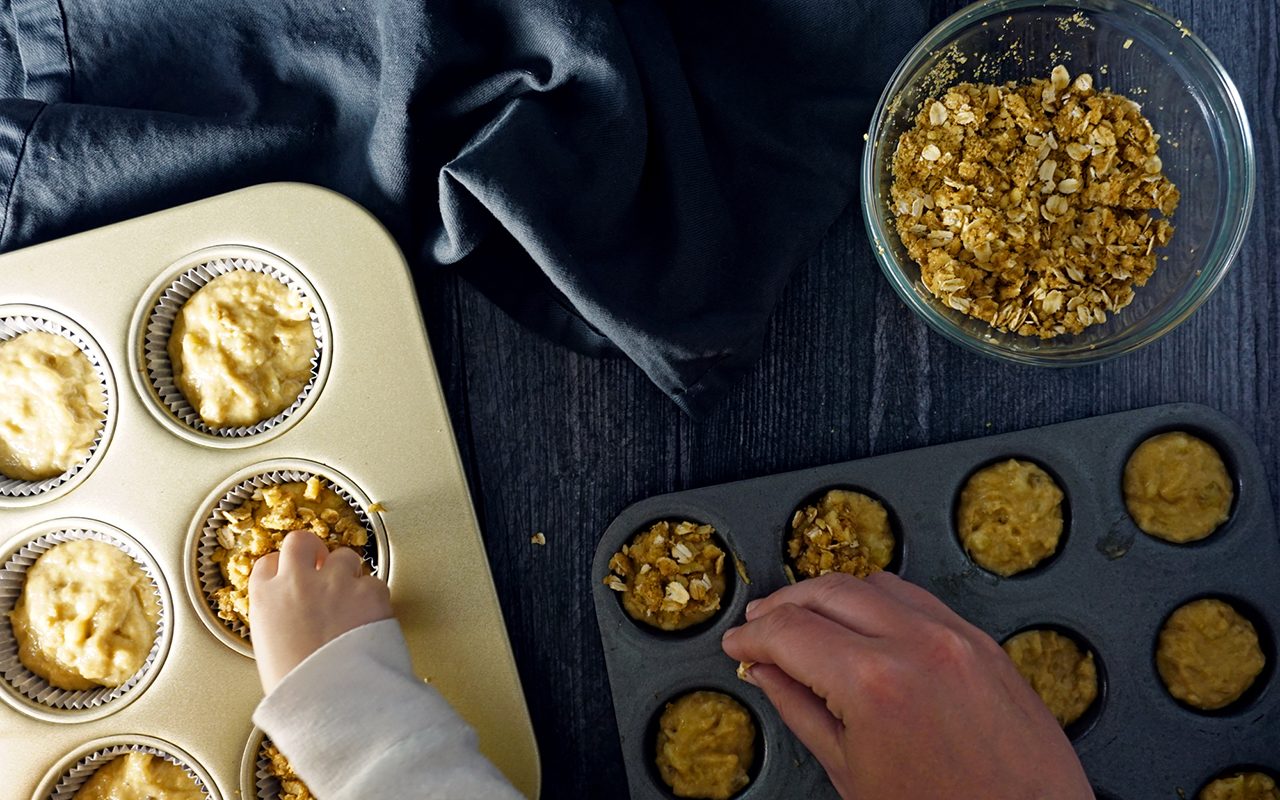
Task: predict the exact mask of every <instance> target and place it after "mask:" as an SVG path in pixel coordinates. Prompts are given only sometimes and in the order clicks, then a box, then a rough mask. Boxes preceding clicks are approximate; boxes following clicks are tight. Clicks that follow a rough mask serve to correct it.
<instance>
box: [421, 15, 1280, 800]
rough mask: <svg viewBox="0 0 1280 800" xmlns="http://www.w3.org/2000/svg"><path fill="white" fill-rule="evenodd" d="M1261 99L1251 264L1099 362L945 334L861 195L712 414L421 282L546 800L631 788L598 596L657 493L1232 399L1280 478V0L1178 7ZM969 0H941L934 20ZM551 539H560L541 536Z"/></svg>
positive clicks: (453, 280)
mask: <svg viewBox="0 0 1280 800" xmlns="http://www.w3.org/2000/svg"><path fill="white" fill-rule="evenodd" d="M1159 4H1160V5H1161V6H1163V7H1164V8H1165V9H1167V10H1168V11H1169V12H1170V13H1173V14H1175V15H1177V16H1179V17H1180V18H1181V19H1182V20H1183V21H1184V22H1185V23H1186V24H1187V26H1188V27H1190V28H1191V30H1193V31H1195V32H1196V34H1198V35H1199V36H1200V37H1201V38H1202V39H1203V40H1204V41H1205V42H1206V43H1207V44H1208V45H1209V47H1210V48H1211V49H1212V50H1213V51H1214V52H1215V53H1216V54H1217V56H1218V57H1219V58H1220V59H1221V60H1222V61H1223V63H1224V64H1225V65H1226V67H1227V70H1228V71H1229V72H1230V74H1231V75H1232V77H1233V78H1234V80H1235V82H1236V85H1237V86H1238V87H1239V89H1240V92H1241V94H1242V95H1243V97H1244V101H1245V104H1246V105H1247V107H1248V111H1249V117H1250V121H1251V123H1252V126H1253V132H1254V138H1255V141H1256V145H1257V156H1258V178H1259V181H1258V185H1259V193H1258V202H1257V205H1256V208H1255V210H1254V215H1253V221H1252V225H1251V227H1250V230H1249V235H1248V240H1247V242H1246V244H1245V247H1244V251H1243V252H1242V253H1241V255H1240V257H1239V259H1238V260H1237V262H1236V264H1235V266H1234V267H1233V268H1232V269H1231V271H1230V273H1229V274H1228V276H1227V278H1226V280H1225V282H1224V283H1223V284H1222V286H1221V288H1219V289H1218V291H1217V292H1216V293H1215V294H1214V296H1213V297H1212V298H1211V299H1210V300H1209V301H1208V302H1207V303H1206V304H1205V305H1204V306H1203V307H1202V308H1201V309H1200V310H1199V311H1197V312H1196V313H1195V315H1194V316H1192V317H1191V319H1190V320H1188V321H1187V322H1185V323H1184V324H1183V325H1182V326H1181V327H1179V328H1178V329H1177V330H1176V331H1174V332H1173V333H1171V334H1170V335H1168V336H1166V337H1165V338H1164V339H1162V340H1160V341H1159V342H1157V343H1156V344H1154V345H1151V346H1149V347H1147V348H1146V349H1144V350H1142V351H1140V352H1138V353H1135V354H1132V355H1129V356H1126V357H1123V358H1121V359H1119V360H1116V361H1112V362H1109V363H1106V364H1103V365H1100V366H1091V367H1080V368H1076V369H1071V370H1047V369H1034V368H1026V367H1017V366H1009V365H1006V364H1001V363H996V362H994V361H990V360H987V359H984V358H980V357H978V356H976V355H972V354H970V353H968V352H966V351H963V350H961V349H960V348H958V347H956V346H954V345H951V344H949V343H947V342H945V341H944V340H943V339H942V338H941V337H939V336H937V335H935V334H933V333H931V332H930V331H928V330H926V328H925V326H924V324H923V323H922V322H920V321H919V320H918V319H917V318H916V317H915V316H914V315H912V314H911V313H910V312H909V311H908V310H907V309H906V307H905V306H904V305H903V304H902V303H901V302H900V301H899V300H898V298H897V297H896V296H895V295H894V294H893V292H892V290H891V289H890V288H889V285H888V284H887V283H886V281H885V280H884V278H883V277H882V276H881V274H880V270H879V267H878V266H877V265H876V262H875V261H874V259H873V257H872V254H871V250H870V249H869V247H868V245H867V237H866V233H865V231H864V228H863V225H862V219H861V216H860V213H859V211H858V201H857V198H856V197H855V198H854V200H853V201H852V202H851V204H850V206H849V208H848V209H846V211H845V213H844V214H843V215H842V216H841V217H840V219H839V220H838V221H837V222H836V223H835V225H834V226H833V227H832V229H831V230H830V231H829V232H828V234H827V235H826V237H825V238H824V239H823V241H822V242H821V244H820V245H819V246H818V247H817V248H816V250H815V252H814V254H813V256H812V258H810V259H809V260H808V262H806V263H804V264H803V265H801V266H800V267H799V268H798V269H797V270H796V271H795V274H794V277H793V279H792V281H791V284H790V286H789V288H788V290H787V292H786V294H785V296H784V297H783V299H782V302H781V303H780V304H779V306H778V309H777V312H776V313H775V315H774V318H773V321H772V323H771V325H770V331H769V337H768V343H767V346H766V349H765V353H764V357H763V358H762V359H761V361H760V362H759V364H758V365H757V366H756V367H755V369H754V370H752V371H751V373H750V374H749V375H747V376H746V378H745V379H744V380H742V381H741V382H740V383H738V384H737V386H736V387H735V388H734V390H733V391H732V392H731V393H730V395H729V396H728V397H726V398H725V399H724V401H723V402H722V403H721V404H720V405H719V407H718V409H717V410H716V412H715V413H714V414H713V415H712V416H710V417H709V418H708V419H706V420H705V421H703V422H700V423H695V422H692V421H690V420H689V419H686V418H685V417H684V416H682V415H681V414H680V412H678V411H677V410H676V408H675V406H673V405H672V404H671V403H670V402H669V401H668V400H667V399H666V398H665V397H664V396H663V395H662V394H661V393H659V392H658V390H657V389H655V388H654V387H653V386H652V385H650V383H649V381H648V380H647V379H646V378H645V376H644V375H643V374H642V373H641V372H640V370H639V369H637V368H636V367H635V366H634V365H632V364H631V363H630V362H627V361H623V360H597V359H591V358H586V357H583V356H579V355H577V354H574V353H571V352H568V351H566V350H564V349H561V348H559V347H556V346H554V345H551V344H548V343H547V342H545V341H543V340H542V339H540V338H539V337H537V336H536V335H534V334H532V333H530V332H529V331H527V330H525V329H524V328H522V327H520V326H519V325H517V324H516V323H514V322H512V321H511V320H510V319H509V318H507V317H506V316H505V315H504V314H503V313H502V312H501V311H499V310H498V309H497V308H495V307H494V306H493V305H491V304H490V303H489V302H488V301H487V300H486V299H484V298H483V297H482V296H480V295H479V294H478V293H477V292H476V291H475V290H473V289H472V288H471V287H470V286H468V285H467V284H465V283H463V282H461V281H460V280H459V279H458V278H457V277H456V276H453V275H449V274H440V275H436V276H432V277H429V278H427V279H425V280H423V281H421V282H420V291H421V294H422V298H423V307H424V313H425V314H426V317H427V323H428V328H429V330H430V334H431V338H432V344H433V347H434V350H435V354H436V358H437V359H438V361H439V366H440V372H441V377H442V380H443V381H444V384H445V388H446V392H447V396H448V400H449V407H450V410H451V412H452V415H453V424H454V429H455V431H456V433H457V437H458V441H459V444H460V446H461V448H462V451H463V454H464V458H465V460H466V463H467V468H468V474H469V477H470V480H471V490H472V494H473V496H474V499H475V505H476V509H477V511H478V513H479V516H480V522H481V526H482V528H483V530H484V534H485V537H486V542H487V546H488V552H489V559H490V562H491V564H492V567H493V576H494V579H495V581H496V583H497V586H498V593H499V595H500V597H501V600H502V607H503V610H504V612H505V614H506V620H507V626H508V630H509V631H510V635H511V642H512V645H513V647H514V649H515V655H516V660H517V662H518V664H519V668H520V674H521V677H522V679H523V681H524V688H525V692H526V694H527V697H528V701H529V710H530V712H531V714H532V716H533V724H534V727H535V728H536V730H537V735H538V742H539V745H540V747H541V750H542V764H543V775H544V778H543V797H545V798H549V799H550V800H558V799H559V798H579V797H591V798H597V797H623V796H625V795H626V780H625V775H624V773H623V768H622V759H621V754H620V750H619V746H618V739H617V732H616V729H615V724H614V718H613V708H612V704H611V701H610V699H609V691H608V683H607V678H606V676H605V667H604V660H603V655H602V652H601V647H600V640H599V638H598V636H597V633H596V622H595V612H594V610H593V607H592V603H591V595H590V585H591V583H592V582H593V581H596V580H599V577H600V576H597V575H593V574H591V573H590V565H591V558H592V554H593V552H594V550H595V546H596V542H597V540H598V538H599V536H600V534H601V532H602V531H603V530H604V528H605V526H606V525H607V524H608V523H609V521H610V520H611V519H612V518H613V517H614V516H615V515H616V514H617V513H618V511H620V510H621V509H622V508H623V507H625V506H626V505H627V504H629V503H631V502H633V501H635V500H638V499H640V498H642V497H645V496H648V495H652V494H657V493H661V492H668V491H673V490H677V489H683V488H689V487H694V486H702V485H706V484H710V483H718V482H722V481H727V480H733V479H737V478H745V477H750V476H756V475H762V474H766V473H770V472H778V471H782V470H790V469H796V468H800V467H808V466H813V465H817V464H823V463H828V462H833V461H842V460H847V459H852V458H859V457H863V456H869V455H874V454H878V453H886V452H893V451H897V450H904V449H908V448H914V447H921V446H925V445H932V444H940V443H943V442H951V441H956V440H960V439H969V438H974V437H979V436H986V435H989V434H994V433H1002V432H1006V431H1014V430H1019V429H1022V428H1029V427H1034V426H1037V425H1045V424H1049V423H1054V422H1062V421H1066V420H1072V419H1078V418H1081V417H1087V416H1093V415H1097V414H1105V413H1109V412H1113V411H1123V410H1126V409H1133V408H1141V407H1144V406H1149V405H1154V404H1157V403H1166V402H1175V401H1191V402H1197V403H1204V404H1206V405H1209V406H1213V407H1214V408H1217V409H1219V410H1221V411H1223V412H1225V413H1226V414H1228V415H1229V416H1231V417H1232V418H1234V419H1235V420H1236V421H1237V422H1239V423H1240V424H1242V425H1243V426H1244V427H1245V428H1246V429H1247V430H1251V431H1253V433H1254V436H1255V439H1256V441H1257V443H1258V445H1259V447H1260V448H1261V450H1262V453H1263V457H1264V459H1265V462H1266V465H1267V470H1268V476H1269V478H1270V483H1271V485H1272V487H1273V493H1275V486H1276V479H1277V474H1278V473H1280V441H1278V437H1280V429H1278V426H1277V417H1278V416H1280V356H1278V355H1277V354H1278V353H1280V277H1278V276H1280V191H1278V190H1277V188H1276V184H1277V182H1280V45H1278V44H1277V42H1280V4H1278V3H1277V2H1276V0H1161V2H1160V3H1159ZM961 5H962V3H958V2H947V1H943V0H935V6H936V8H935V13H934V21H935V22H936V21H939V20H941V19H942V17H944V16H945V15H946V14H947V13H950V12H951V11H954V10H956V9H957V8H959V7H960V6H961ZM538 531H541V532H543V533H545V535H546V539H547V543H546V546H545V547H538V546H534V545H532V544H530V541H529V537H530V536H532V535H533V534H534V533H535V532H538Z"/></svg>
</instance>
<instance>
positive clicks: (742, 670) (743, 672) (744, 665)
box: [738, 661, 756, 681]
mask: <svg viewBox="0 0 1280 800" xmlns="http://www.w3.org/2000/svg"><path fill="white" fill-rule="evenodd" d="M755 665H756V662H754V661H739V662H738V680H740V681H745V680H746V679H747V673H748V672H750V671H751V668H752V667H754V666H755Z"/></svg>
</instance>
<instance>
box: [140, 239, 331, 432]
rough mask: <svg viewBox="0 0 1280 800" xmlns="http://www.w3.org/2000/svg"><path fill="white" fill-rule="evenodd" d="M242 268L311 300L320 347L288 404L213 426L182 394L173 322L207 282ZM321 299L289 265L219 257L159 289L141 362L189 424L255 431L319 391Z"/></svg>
mask: <svg viewBox="0 0 1280 800" xmlns="http://www.w3.org/2000/svg"><path fill="white" fill-rule="evenodd" d="M237 271H245V272H255V273H258V274H261V275H267V276H269V277H271V278H274V279H276V280H278V281H280V282H281V283H283V284H284V285H285V286H288V287H289V288H290V289H292V290H293V291H295V292H297V293H298V296H299V297H300V298H302V301H303V302H304V303H305V304H306V305H307V315H308V317H309V318H310V320H311V333H312V334H313V335H314V336H315V340H316V349H315V352H313V353H312V354H311V376H310V378H309V379H308V380H307V383H306V385H305V386H303V387H302V391H301V392H299V393H298V396H297V397H296V398H294V401H293V402H292V403H291V404H290V405H289V407H288V408H286V409H285V410H283V411H281V412H280V413H278V414H276V415H275V416H272V417H268V418H267V419H264V420H262V421H260V422H257V423H254V424H253V425H245V426H241V427H233V428H214V427H212V426H210V425H208V424H207V423H206V422H205V421H204V420H203V419H201V417H200V413H199V412H198V411H196V409H195V407H194V406H192V405H191V402H190V401H189V400H187V396H186V395H184V394H183V393H182V390H181V389H180V388H179V387H178V384H177V383H176V381H175V380H174V375H173V363H172V362H171V361H170V359H169V336H170V334H172V333H173V324H174V321H175V320H176V319H177V317H178V314H179V313H180V312H181V311H182V307H183V306H184V305H185V304H186V302H187V301H188V300H190V299H191V296H192V295H193V294H195V293H196V292H198V291H199V290H200V289H202V288H204V287H205V286H207V285H208V284H209V283H210V282H211V281H212V280H213V279H214V278H218V277H220V276H222V275H226V274H228V273H231V272H237ZM319 302H320V301H319V298H318V297H316V296H315V294H314V293H313V292H311V291H310V290H309V289H308V287H307V286H305V285H304V284H303V283H302V281H301V280H299V278H298V277H297V276H295V275H294V274H293V273H292V272H290V271H289V270H286V269H283V268H281V267H279V266H276V265H274V264H269V263H266V262H263V261H257V260H255V259H252V258H216V259H212V260H210V261H205V262H203V263H201V264H198V265H196V266H194V267H191V268H190V269H188V270H186V271H184V272H183V273H182V274H181V275H179V276H178V277H177V278H175V279H174V281H173V282H172V283H171V284H170V285H169V288H167V289H165V290H164V291H163V292H161V293H160V297H159V299H158V300H156V304H155V306H154V307H153V308H152V309H151V313H150V314H149V315H148V316H147V321H146V325H145V326H144V328H143V343H142V364H143V367H144V369H145V370H146V373H147V379H148V380H149V381H150V382H151V386H152V388H153V389H154V390H155V393H156V396H157V397H158V398H159V400H160V403H161V405H163V406H164V408H165V409H167V410H168V412H169V413H170V414H171V415H172V416H173V417H174V418H175V419H177V420H178V421H179V422H181V423H182V424H183V425H186V426H187V427H188V428H191V429H192V430H194V431H198V432H200V433H203V434H207V435H209V436H215V437H220V438H226V439H244V438H247V437H250V436H256V435H258V434H262V433H266V432H267V431H269V430H271V429H272V428H274V427H276V426H277V425H280V424H281V423H283V422H285V421H286V420H288V419H289V418H290V417H291V416H293V415H294V414H295V413H296V412H297V411H298V409H300V408H302V406H303V404H304V403H305V402H306V401H307V398H308V397H310V396H311V395H312V394H313V393H314V392H316V391H317V384H318V382H319V378H320V360H321V357H322V356H323V354H324V351H325V348H326V347H328V346H329V343H328V342H327V341H326V340H325V326H324V323H323V321H322V319H321V316H320V306H319Z"/></svg>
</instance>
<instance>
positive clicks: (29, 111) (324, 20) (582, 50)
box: [0, 0, 925, 413]
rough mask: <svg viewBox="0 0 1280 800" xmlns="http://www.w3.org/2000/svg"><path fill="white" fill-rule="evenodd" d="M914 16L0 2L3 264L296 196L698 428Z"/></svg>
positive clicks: (642, 6) (514, 6)
mask: <svg viewBox="0 0 1280 800" xmlns="http://www.w3.org/2000/svg"><path fill="white" fill-rule="evenodd" d="M924 5H925V4H924V2H923V0H899V2H894V3H879V2H875V0H733V1H732V2H728V1H727V0H706V1H705V2H702V1H699V0H675V1H674V2H655V1H646V0H619V1H618V2H613V3H610V2H605V0H579V1H578V2H573V0H510V1H509V2H503V1H502V0H458V1H457V2H446V1H445V0H440V1H439V2H432V1H431V0H425V1H424V0H418V1H417V2H410V0H399V2H396V1H395V0H382V1H379V0H371V1H370V2H361V1H360V0H333V2H327V3H326V2H316V1H315V0H269V1H268V2H263V1H262V0H181V2H175V1H174V0H96V1H90V0H0V92H2V93H3V95H4V98H5V99H3V100H0V202H2V203H3V206H2V207H0V211H2V215H3V216H2V221H0V249H3V250H10V249H14V248H18V247H23V246H26V245H29V244H33V243H36V242H39V241H43V240H47V239H51V238H55V237H59V236H64V235H67V234H70V233H74V232H77V231H82V230H87V229H90V228H94V227H97V226H100V225H103V224H107V223H110V222H115V221H118V220H121V219H126V218H129V217H133V216H137V215H139V214H143V213H147V212H151V211H156V210H159V209H162V208H167V207H169V206H173V205H177V204H180V203H184V202H188V201H192V200H197V199H199V198H202V197H207V196H210V195H213V194H218V193H221V192H225V191H229V190H232V189H236V188H240V187H243V186H248V185H252V184H256V183H262V182H266V181H278V180H293V181H306V182H310V183H316V184H320V185H322V186H327V187H329V188H332V189H335V190H337V191H339V192H342V193H343V194H345V195H347V196H349V197H351V198H352V199H354V200H356V201H357V202H359V203H361V204H362V205H364V206H365V207H367V208H368V209H369V210H370V211H372V212H373V213H374V214H375V215H376V216H377V217H378V218H379V219H381V220H382V222H383V223H384V224H385V225H386V226H387V227H388V228H389V229H390V230H391V232H392V233H393V234H394V235H395V237H396V238H397V240H398V241H399V242H400V244H401V247H402V248H403V249H404V251H405V253H406V255H407V256H408V258H409V261H410V263H411V264H413V266H414V268H415V269H417V270H422V269H431V268H439V267H442V266H456V268H457V269H459V270H460V271H461V273H462V274H463V275H465V276H466V277H467V278H468V279H469V280H471V281H472V282H473V283H474V284H475V285H476V286H478V287H479V288H480V289H481V290H482V291H483V292H485V293H486V294H487V295H488V296H489V297H491V298H492V299H493V300H494V301H495V302H496V303H498V304H499V305H501V306H502V307H503V308H505V309H506V310H507V311H508V312H509V313H511V314H512V315H513V316H515V317H516V318H517V319H520V320H521V321H523V322H525V323H527V324H528V325H530V326H531V327H533V328H535V329H537V330H539V331H541V332H543V333H544V334H546V335H547V336H549V337H551V338H553V339H555V340H557V341H561V342H564V343H566V344H569V345H570V346H573V347H575V348H578V349H580V350H584V351H586V352H592V353H605V352H611V351H613V352H617V351H620V352H621V353H624V354H625V355H627V356H628V357H630V358H632V359H633V360H634V361H635V362H636V363H637V364H639V365H640V367H641V368H642V369H644V371H645V372H646V373H647V374H648V375H649V376H650V377H651V378H652V379H653V380H654V382H655V383H657V385H658V386H660V387H661V388H662V390H663V391H665V392H666V393H667V394H669V395H670V396H671V397H672V398H673V399H674V400H675V401H676V402H677V403H679V404H680V405H681V407H682V408H684V409H685V410H687V411H690V412H692V413H699V412H701V411H704V410H706V409H707V408H708V407H709V406H710V404H711V403H712V402H713V401H714V399H715V396H716V395H717V394H718V393H719V392H720V391H721V390H722V389H723V387H724V385H725V383H726V381H727V380H729V379H730V378H731V377H732V376H733V375H734V374H735V372H737V371H739V370H741V369H742V368H743V367H745V366H747V365H749V364H750V363H751V361H752V360H754V359H755V358H756V357H757V355H758V353H759V350H760V346H761V342H762V338H763V333H764V330H765V326H766V323H767V320H768V316H769V314H770V312H771V310H772V308H773V306H774V304H775V302H776V300H777V297H778V294H779V292H780V291H781V289H782V287H783V285H784V283H785V281H786V278H787V275H788V274H789V272H790V271H791V269H792V268H793V267H794V266H795V265H796V264H797V263H798V262H799V261H800V260H802V259H803V258H804V257H805V256H807V255H808V254H809V253H810V252H811V250H812V249H813V248H814V247H815V246H816V244H817V242H818V240H819V238H820V237H821V235H822V234H823V233H824V231H825V230H826V229H827V228H828V227H829V226H830V224H831V223H832V221H833V220H834V219H835V218H836V216H837V215H838V214H839V213H840V211H841V210H842V209H843V208H844V206H845V205H846V204H847V203H848V202H849V200H850V198H851V197H852V196H853V195H854V189H855V184H856V180H855V179H856V173H857V167H856V163H857V162H856V159H857V157H858V155H859V153H860V151H861V149H862V132H863V131H864V130H865V127H866V122H867V119H868V117H869V115H870V111H871V109H872V107H873V105H874V102H875V100H876V98H877V97H878V95H879V93H880V91H881V89H882V87H883V85H884V83H885V81H886V80H887V78H888V76H889V74H890V72H891V71H892V69H893V67H894V65H895V64H896V63H897V61H898V60H899V59H900V58H901V56H902V55H903V54H904V53H905V51H906V50H907V48H908V47H909V46H910V44H911V42H912V41H913V40H914V39H915V38H916V37H917V36H919V35H920V34H921V33H922V31H923V29H924V27H925V8H924ZM55 277H56V276H55ZM2 288H3V276H2V275H0V290H2Z"/></svg>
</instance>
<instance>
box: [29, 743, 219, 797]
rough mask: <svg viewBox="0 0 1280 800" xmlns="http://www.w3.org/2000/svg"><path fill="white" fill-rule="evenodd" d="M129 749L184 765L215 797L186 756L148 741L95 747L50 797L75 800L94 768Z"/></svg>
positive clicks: (54, 788) (64, 777)
mask: <svg viewBox="0 0 1280 800" xmlns="http://www.w3.org/2000/svg"><path fill="white" fill-rule="evenodd" d="M128 753H149V754H151V755H153V756H157V757H159V758H163V759H164V760H165V761H168V762H169V763H170V764H174V765H176V766H178V767H181V768H182V770H183V772H185V773H186V774H187V775H188V776H189V777H190V778H191V780H192V781H193V782H194V783H195V785H196V787H197V788H199V789H200V791H201V792H203V793H204V796H205V797H207V798H213V797H214V794H213V793H212V792H211V791H210V789H209V784H208V783H207V782H206V781H205V779H204V778H203V777H202V776H201V775H200V774H198V773H197V772H196V771H195V769H194V768H193V767H192V766H191V765H190V764H188V763H187V762H186V761H185V760H183V759H181V758H179V757H177V756H175V755H173V754H172V753H169V752H167V751H165V750H161V749H160V748H158V747H152V746H151V745H147V744H118V745H112V746H109V747H104V748H102V749H100V750H95V751H94V752H92V753H90V754H89V755H87V756H85V757H84V758H82V759H80V760H79V761H77V762H76V763H75V765H74V766H72V767H71V769H69V770H67V772H66V773H64V774H63V775H62V777H61V778H59V779H58V782H57V783H56V784H55V785H54V787H53V792H52V793H50V795H49V798H48V800H73V798H74V797H75V796H76V793H77V792H79V791H80V789H81V787H83V786H84V784H85V782H87V781H88V780H89V779H90V778H92V777H93V774H94V773H95V772H97V771H98V770H99V769H101V768H102V767H105V766H106V765H107V764H109V763H111V761H112V760H114V759H116V758H118V757H120V756H123V755H127V754H128Z"/></svg>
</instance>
